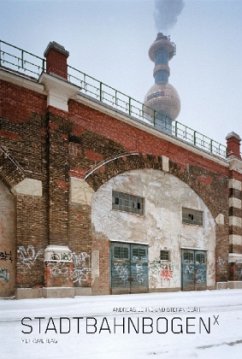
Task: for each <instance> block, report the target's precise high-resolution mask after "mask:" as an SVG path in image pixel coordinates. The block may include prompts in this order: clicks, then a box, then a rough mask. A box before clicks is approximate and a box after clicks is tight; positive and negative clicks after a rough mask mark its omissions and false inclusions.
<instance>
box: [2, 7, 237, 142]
mask: <svg viewBox="0 0 242 359" xmlns="http://www.w3.org/2000/svg"><path fill="white" fill-rule="evenodd" d="M171 1H173V0H171ZM184 2H185V6H184V9H183V10H182V12H181V14H180V15H179V18H178V21H177V23H176V25H175V26H174V27H173V29H172V30H171V31H170V35H171V39H172V41H174V42H175V43H176V46H177V54H176V56H175V57H174V58H173V59H172V61H171V63H170V68H171V76H170V83H171V84H173V85H174V86H175V87H176V89H177V91H178V93H179V95H180V98H181V113H180V115H179V117H178V119H177V120H178V121H180V122H182V123H184V124H186V125H188V126H190V127H192V128H193V129H195V130H198V131H200V132H202V133H204V134H206V135H207V136H209V137H212V138H213V139H215V140H218V141H220V142H222V143H224V142H225V140H224V138H225V136H226V135H227V133H228V132H231V131H235V132H237V133H239V135H240V136H242V48H241V43H242V21H241V19H242V0H185V1H184ZM0 8H1V23H0V30H1V35H0V38H1V39H2V40H4V41H6V42H10V43H12V44H14V45H16V46H19V47H22V48H24V49H25V50H28V51H30V52H33V53H35V54H37V55H40V56H42V55H43V52H44V50H45V48H46V46H47V45H48V43H49V41H53V40H54V41H57V42H59V43H60V44H62V45H63V46H65V48H66V49H67V50H68V51H69V52H70V57H69V60H68V61H69V64H70V65H72V66H74V67H76V68H78V69H80V70H81V71H84V72H86V73H88V74H89V75H91V76H94V77H96V78H97V79H99V80H102V81H103V82H105V83H107V84H109V85H111V86H112V87H115V88H117V89H118V90H120V91H122V92H124V93H126V94H127V95H130V96H132V97H133V98H135V99H137V100H141V101H143V99H144V96H145V94H146V92H147V91H148V89H149V88H150V86H151V85H152V84H153V76H152V72H153V64H152V62H151V61H150V60H149V58H148V49H149V46H150V45H151V43H152V42H153V40H154V39H155V37H156V29H155V22H154V18H153V13H154V1H153V0H99V1H95V0H91V1H90V0H88V1H84V0H76V1H74V0H69V1H61V0H55V1H49V0H44V1H43V0H42V1H41V0H39V1H38V0H28V1H24V0H19V1H13V0H10V1H9V0H8V1H5V0H0Z"/></svg>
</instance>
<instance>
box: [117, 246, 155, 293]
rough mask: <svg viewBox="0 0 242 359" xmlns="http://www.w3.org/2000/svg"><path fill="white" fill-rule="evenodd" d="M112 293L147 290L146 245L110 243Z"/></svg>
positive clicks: (142, 291)
mask: <svg viewBox="0 0 242 359" xmlns="http://www.w3.org/2000/svg"><path fill="white" fill-rule="evenodd" d="M111 291H112V294H121V293H144V292H147V291H148V247H147V246H144V245H136V244H126V243H125V244H124V243H118V242H117V243H112V244H111Z"/></svg>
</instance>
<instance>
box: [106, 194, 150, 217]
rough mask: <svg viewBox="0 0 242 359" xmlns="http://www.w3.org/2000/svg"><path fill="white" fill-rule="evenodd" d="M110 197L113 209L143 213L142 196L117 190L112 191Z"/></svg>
mask: <svg viewBox="0 0 242 359" xmlns="http://www.w3.org/2000/svg"><path fill="white" fill-rule="evenodd" d="M112 197H113V198H112V208H113V209H117V210H119V211H125V212H131V213H137V214H141V215H142V214H143V213H144V198H142V197H139V196H134V195H131V194H128V193H123V192H117V191H113V193H112Z"/></svg>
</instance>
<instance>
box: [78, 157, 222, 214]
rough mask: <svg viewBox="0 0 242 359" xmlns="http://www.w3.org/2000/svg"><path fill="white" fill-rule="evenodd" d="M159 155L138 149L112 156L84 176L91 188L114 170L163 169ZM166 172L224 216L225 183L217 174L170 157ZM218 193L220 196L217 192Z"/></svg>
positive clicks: (105, 179)
mask: <svg viewBox="0 0 242 359" xmlns="http://www.w3.org/2000/svg"><path fill="white" fill-rule="evenodd" d="M162 161H163V158H162V156H153V155H143V154H138V153H130V154H124V155H123V156H119V157H118V158H117V157H115V158H114V159H113V160H112V161H111V160H109V161H106V162H105V161H104V162H103V165H102V166H99V165H97V166H96V170H95V168H94V170H92V171H91V172H90V174H88V173H87V174H86V176H85V179H86V181H87V182H88V184H89V185H90V186H91V187H92V188H93V190H94V191H97V189H98V188H99V187H100V186H101V185H103V184H104V183H105V182H107V181H108V180H109V179H111V178H112V177H114V176H117V175H118V174H121V173H123V172H126V171H131V170H134V169H144V168H146V169H148V168H153V169H156V170H161V171H162V170H163V165H162ZM169 167H170V168H169V173H170V174H173V175H174V176H176V177H178V178H179V179H180V180H182V181H183V182H185V183H186V184H188V185H189V186H190V187H191V188H192V189H193V190H194V191H195V192H196V193H197V194H198V195H199V197H201V198H202V199H203V201H204V203H205V204H206V205H207V206H208V208H209V209H210V211H211V213H212V215H213V217H214V218H216V217H217V215H218V214H219V213H222V214H223V215H224V216H227V201H228V184H227V180H223V179H221V176H219V175H217V174H215V173H212V172H209V171H206V170H205V169H203V168H199V167H196V166H192V165H189V167H186V168H182V167H179V166H178V165H177V164H176V163H175V162H171V161H170V166H169ZM221 193H223V194H224V196H223V197H222V196H221Z"/></svg>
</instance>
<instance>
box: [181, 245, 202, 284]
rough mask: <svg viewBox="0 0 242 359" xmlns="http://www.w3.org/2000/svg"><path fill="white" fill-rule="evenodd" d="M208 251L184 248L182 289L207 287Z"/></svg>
mask: <svg viewBox="0 0 242 359" xmlns="http://www.w3.org/2000/svg"><path fill="white" fill-rule="evenodd" d="M206 262H207V253H206V251H198V250H192V249H183V250H182V290H203V289H206V287H207V263H206Z"/></svg>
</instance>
